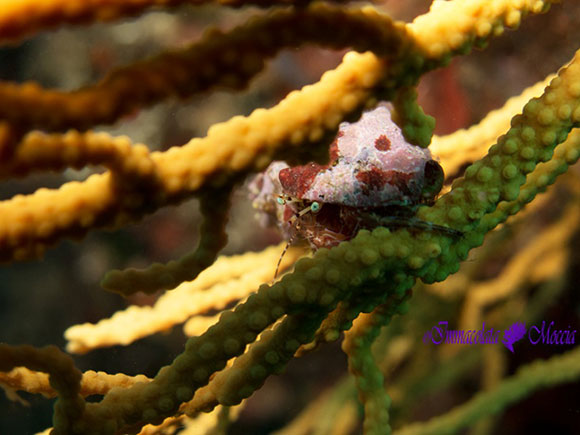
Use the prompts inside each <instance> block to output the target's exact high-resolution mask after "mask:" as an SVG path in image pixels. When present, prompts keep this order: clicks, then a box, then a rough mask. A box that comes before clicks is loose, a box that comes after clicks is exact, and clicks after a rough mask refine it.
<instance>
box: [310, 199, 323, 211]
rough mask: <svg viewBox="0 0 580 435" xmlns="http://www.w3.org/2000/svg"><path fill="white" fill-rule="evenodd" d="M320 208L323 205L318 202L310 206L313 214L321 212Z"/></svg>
mask: <svg viewBox="0 0 580 435" xmlns="http://www.w3.org/2000/svg"><path fill="white" fill-rule="evenodd" d="M320 207H321V205H320V204H319V203H318V202H316V201H314V202H313V203H312V204H310V210H311V211H312V213H318V212H319V211H320Z"/></svg>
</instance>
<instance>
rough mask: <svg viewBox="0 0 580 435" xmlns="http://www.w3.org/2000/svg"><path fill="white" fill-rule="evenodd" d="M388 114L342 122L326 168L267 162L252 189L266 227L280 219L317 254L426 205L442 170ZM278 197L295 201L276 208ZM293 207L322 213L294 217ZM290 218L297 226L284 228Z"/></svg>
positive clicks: (384, 107) (382, 109) (384, 110)
mask: <svg viewBox="0 0 580 435" xmlns="http://www.w3.org/2000/svg"><path fill="white" fill-rule="evenodd" d="M390 110H391V109H390V106H389V105H388V104H384V103H383V104H380V105H378V106H377V107H376V108H375V109H373V110H369V111H367V112H365V113H363V114H362V116H361V118H360V119H359V120H358V121H357V122H354V123H348V122H343V123H341V124H340V126H339V131H338V134H337V136H336V138H335V140H334V142H333V143H332V144H331V145H330V149H329V152H330V159H329V160H330V161H329V163H328V164H326V165H319V164H316V163H309V164H306V165H303V166H295V167H289V166H288V165H287V164H286V163H284V162H273V163H272V164H271V165H270V166H269V167H268V168H267V169H266V171H265V172H263V173H262V174H259V175H258V176H256V177H255V179H254V180H253V182H252V183H251V186H250V187H251V190H252V191H253V198H254V200H253V205H254V207H255V208H257V209H258V210H261V211H262V212H264V213H265V214H267V215H268V216H269V218H267V219H269V221H270V222H272V221H278V224H279V226H280V227H281V229H282V230H283V232H284V233H285V234H286V235H292V230H293V229H296V228H297V230H295V231H297V232H298V233H300V234H301V235H302V236H304V237H305V238H306V239H307V240H309V241H310V243H311V245H312V246H313V247H314V248H319V247H322V246H324V247H331V246H335V245H336V244H338V243H339V242H340V241H342V240H349V239H351V238H352V237H354V235H355V234H356V232H357V231H358V229H360V228H373V227H376V226H379V225H381V217H383V218H384V217H385V216H386V215H388V214H392V213H396V214H397V215H399V214H400V213H401V212H403V213H404V212H405V210H408V213H410V212H411V211H412V210H413V209H414V208H415V207H416V206H417V205H418V204H421V203H425V202H429V201H432V200H433V199H434V197H435V196H436V195H437V194H438V192H439V190H440V189H441V185H442V182H443V171H442V169H441V167H440V166H439V164H438V163H437V162H435V161H434V160H432V158H431V153H430V152H429V150H428V149H425V148H420V147H419V146H416V145H412V144H410V143H408V142H407V141H406V140H405V138H404V136H403V133H402V131H401V129H400V128H399V127H398V126H397V125H396V124H395V123H394V122H393V121H392V119H391V111H390ZM280 195H282V196H283V197H289V198H293V199H294V200H295V201H294V202H288V203H286V202H284V201H282V203H280V202H278V201H277V198H278V197H279V196H280ZM297 203H298V204H300V206H302V207H305V206H308V205H309V204H314V203H317V204H319V205H321V206H322V208H321V209H320V212H316V213H310V212H309V213H306V214H303V215H302V214H300V215H299V212H300V210H299V209H298V208H297V205H296V204H297ZM293 216H294V217H295V218H294V221H296V219H299V222H298V223H299V225H293V224H291V223H290V220H291V219H293ZM297 216H299V218H298V217H297ZM383 221H384V219H383Z"/></svg>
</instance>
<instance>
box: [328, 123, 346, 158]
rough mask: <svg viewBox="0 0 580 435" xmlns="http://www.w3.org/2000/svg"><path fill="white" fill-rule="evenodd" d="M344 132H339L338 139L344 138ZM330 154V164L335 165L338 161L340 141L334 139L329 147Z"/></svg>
mask: <svg viewBox="0 0 580 435" xmlns="http://www.w3.org/2000/svg"><path fill="white" fill-rule="evenodd" d="M342 134H343V133H342V132H340V131H339V132H338V137H340V136H342ZM328 154H329V156H330V162H329V163H333V162H336V161H337V160H338V139H334V141H333V142H332V143H331V144H330V147H328Z"/></svg>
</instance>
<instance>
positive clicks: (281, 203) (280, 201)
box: [276, 196, 286, 205]
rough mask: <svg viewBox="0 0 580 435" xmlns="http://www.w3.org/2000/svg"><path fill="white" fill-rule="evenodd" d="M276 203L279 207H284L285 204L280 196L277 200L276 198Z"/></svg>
mask: <svg viewBox="0 0 580 435" xmlns="http://www.w3.org/2000/svg"><path fill="white" fill-rule="evenodd" d="M276 202H277V203H278V204H280V205H284V204H286V200H285V199H284V198H282V197H281V196H279V197H278V198H276Z"/></svg>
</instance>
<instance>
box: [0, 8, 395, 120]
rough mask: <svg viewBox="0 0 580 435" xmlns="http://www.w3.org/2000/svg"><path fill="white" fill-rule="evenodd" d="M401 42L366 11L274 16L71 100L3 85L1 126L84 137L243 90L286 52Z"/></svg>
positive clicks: (118, 73)
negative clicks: (172, 103) (148, 110)
mask: <svg viewBox="0 0 580 435" xmlns="http://www.w3.org/2000/svg"><path fill="white" fill-rule="evenodd" d="M337 29H339V31H338V32H337V31H336V30H337ZM404 34H405V31H404V25H403V24H398V25H395V24H393V22H392V20H391V19H390V18H389V17H388V16H386V15H380V14H377V13H373V12H372V11H370V10H364V9H363V10H357V9H351V10H348V9H347V10H345V9H340V8H336V7H332V6H329V5H321V4H318V5H314V6H311V7H308V8H305V9H284V10H274V11H273V12H270V13H267V14H265V15H264V16H262V17H259V18H257V17H256V18H254V19H253V20H250V21H249V22H248V23H247V24H244V25H242V26H239V27H237V28H236V29H234V30H232V31H230V32H228V33H225V34H224V33H222V32H220V31H218V30H216V29H212V30H209V31H207V32H206V33H205V35H204V36H203V38H202V39H201V40H200V41H199V42H198V43H196V44H193V45H192V46H190V47H189V48H186V49H184V50H181V51H174V52H168V53H164V54H161V55H159V56H156V57H154V58H151V59H149V60H144V61H140V62H137V63H135V64H132V65H128V66H125V67H123V68H120V69H117V70H115V71H113V72H111V73H109V74H108V75H107V76H106V77H104V78H103V79H102V80H101V81H100V82H99V83H97V84H95V85H91V86H87V87H84V88H81V89H79V90H77V91H74V92H63V91H57V90H51V89H43V88H42V87H40V86H39V85H37V84H36V83H33V82H30V83H25V84H15V83H7V82H4V83H3V82H0V101H2V102H3V104H2V105H0V119H6V120H9V121H12V122H14V123H16V124H18V125H20V126H22V127H26V128H28V129H30V128H42V129H50V130H63V129H67V128H78V129H81V130H84V129H86V128H89V127H92V126H94V125H98V124H110V123H112V122H114V121H116V120H118V119H119V118H120V117H122V116H123V115H126V114H129V113H133V112H134V111H135V110H138V109H140V108H142V107H145V106H149V105H151V104H154V103H156V102H159V101H161V100H163V99H165V98H168V97H175V96H177V97H181V98H185V97H189V96H191V95H194V94H196V93H199V92H203V91H208V90H210V89H212V88H215V87H217V88H226V89H243V88H244V87H246V86H247V85H248V83H249V81H250V80H251V79H252V77H254V76H255V75H256V74H257V73H258V72H260V71H261V70H262V68H263V66H264V61H265V60H266V59H268V58H270V57H272V56H274V55H275V54H276V53H277V52H279V51H280V50H282V49H283V48H287V47H297V46H300V45H303V44H306V43H313V44H319V45H322V46H325V47H328V48H334V49H343V48H346V47H352V48H353V49H355V50H357V51H359V52H364V51H366V50H373V51H374V52H375V53H377V54H379V55H384V56H388V57H390V58H393V57H395V56H396V55H397V54H398V53H400V52H401V51H403V50H404V48H405V46H406V44H405V43H403V38H402V37H403V36H404ZM265 35H267V37H265Z"/></svg>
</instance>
